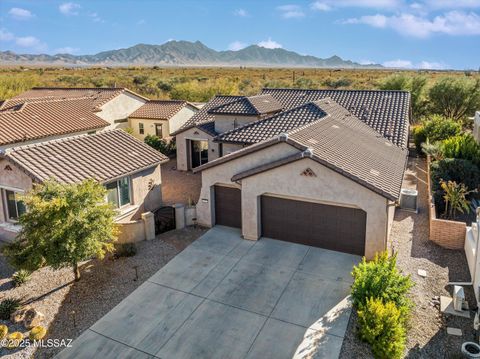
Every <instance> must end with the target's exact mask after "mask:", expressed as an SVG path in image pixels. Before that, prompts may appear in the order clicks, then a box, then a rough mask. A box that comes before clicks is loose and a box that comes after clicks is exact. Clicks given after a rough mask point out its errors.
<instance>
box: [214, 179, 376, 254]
mask: <svg viewBox="0 0 480 359" xmlns="http://www.w3.org/2000/svg"><path fill="white" fill-rule="evenodd" d="M241 197H242V195H241V190H240V189H238V188H232V187H223V186H215V223H216V224H220V225H224V226H229V227H236V228H241V227H242V206H241V202H242V198H241ZM260 207H261V223H260V225H261V228H262V234H261V235H262V237H268V238H274V239H279V240H282V241H287V242H295V243H300V244H306V245H309V246H313V247H320V248H326V249H331V250H335V251H340V252H346V253H352V254H358V255H364V254H365V230H366V219H367V215H366V213H365V212H364V211H362V210H361V209H357V208H350V207H342V206H333V205H326V204H320V203H313V202H306V201H297V200H292V199H286V198H279V197H274V196H266V195H264V196H261V202H260Z"/></svg>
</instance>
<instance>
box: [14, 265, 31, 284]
mask: <svg viewBox="0 0 480 359" xmlns="http://www.w3.org/2000/svg"><path fill="white" fill-rule="evenodd" d="M29 279H30V271H28V270H25V269H20V270H19V271H16V272H15V273H13V275H12V281H13V285H14V286H15V287H20V286H21V285H22V284H25V283H27V282H28V280H29Z"/></svg>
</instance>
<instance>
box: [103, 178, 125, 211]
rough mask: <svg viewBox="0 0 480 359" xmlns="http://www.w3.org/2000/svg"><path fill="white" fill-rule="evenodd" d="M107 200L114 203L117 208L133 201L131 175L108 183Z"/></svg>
mask: <svg viewBox="0 0 480 359" xmlns="http://www.w3.org/2000/svg"><path fill="white" fill-rule="evenodd" d="M105 187H106V188H107V201H108V203H111V204H113V206H114V207H115V208H121V207H124V206H127V205H129V204H131V202H132V196H131V193H132V189H131V183H130V177H123V178H120V179H119V180H117V181H113V182H110V183H107V184H106V185H105Z"/></svg>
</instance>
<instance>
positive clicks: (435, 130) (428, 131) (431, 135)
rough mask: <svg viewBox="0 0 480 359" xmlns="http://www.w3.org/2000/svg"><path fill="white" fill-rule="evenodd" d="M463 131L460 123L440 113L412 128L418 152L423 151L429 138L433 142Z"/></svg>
mask: <svg viewBox="0 0 480 359" xmlns="http://www.w3.org/2000/svg"><path fill="white" fill-rule="evenodd" d="M461 131H462V126H461V125H460V124H459V123H457V122H455V121H453V120H451V119H448V118H445V117H443V116H439V115H433V116H431V117H430V118H428V119H426V120H424V121H422V122H421V124H420V125H419V126H416V127H414V128H413V129H412V133H413V140H414V142H415V147H416V148H417V151H418V153H421V151H422V143H424V142H426V141H427V139H428V140H429V142H430V143H432V144H433V143H435V142H437V141H443V140H446V139H447V138H450V137H453V136H457V135H459V134H460V133H461Z"/></svg>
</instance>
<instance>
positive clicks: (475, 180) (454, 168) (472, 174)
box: [430, 158, 480, 213]
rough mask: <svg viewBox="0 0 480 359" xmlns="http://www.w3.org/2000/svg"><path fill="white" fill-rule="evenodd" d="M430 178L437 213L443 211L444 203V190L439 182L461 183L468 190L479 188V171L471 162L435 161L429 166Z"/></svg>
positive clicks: (457, 160) (454, 159)
mask: <svg viewBox="0 0 480 359" xmlns="http://www.w3.org/2000/svg"><path fill="white" fill-rule="evenodd" d="M430 176H431V180H432V181H431V183H432V193H433V198H434V200H435V206H436V208H437V210H438V213H443V212H444V211H445V202H444V200H443V196H444V195H445V192H444V190H443V189H442V186H441V181H442V180H443V181H446V182H448V181H455V182H456V183H458V184H460V183H463V184H465V186H466V187H467V189H468V190H475V189H478V188H479V187H480V169H479V167H478V166H476V165H475V164H474V163H473V162H472V161H469V160H464V159H458V158H445V159H443V160H441V161H435V162H433V163H432V165H431V166H430Z"/></svg>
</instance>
